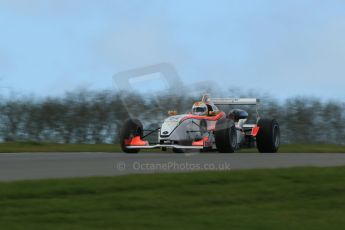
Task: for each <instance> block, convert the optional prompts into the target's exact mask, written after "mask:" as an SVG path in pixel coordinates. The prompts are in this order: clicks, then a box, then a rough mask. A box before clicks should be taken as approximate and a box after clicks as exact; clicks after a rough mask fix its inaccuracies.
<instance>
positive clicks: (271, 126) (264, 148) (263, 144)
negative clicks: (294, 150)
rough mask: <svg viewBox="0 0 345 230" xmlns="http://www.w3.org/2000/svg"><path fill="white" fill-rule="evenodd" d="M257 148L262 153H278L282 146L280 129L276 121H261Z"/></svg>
mask: <svg viewBox="0 0 345 230" xmlns="http://www.w3.org/2000/svg"><path fill="white" fill-rule="evenodd" d="M257 125H258V126H259V133H258V135H257V136H256V147H257V149H258V151H259V152H260V153H276V152H277V151H278V149H279V145H280V128H279V124H278V122H277V121H276V120H274V119H260V120H259V122H258V124H257Z"/></svg>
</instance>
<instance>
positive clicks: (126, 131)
mask: <svg viewBox="0 0 345 230" xmlns="http://www.w3.org/2000/svg"><path fill="white" fill-rule="evenodd" d="M143 132H144V131H143V125H142V123H141V122H140V121H139V120H138V119H128V120H126V121H125V123H124V124H123V126H122V128H121V130H120V143H121V149H122V151H123V152H125V153H138V152H139V151H140V149H129V148H127V146H126V143H125V141H126V140H127V139H129V138H133V137H135V136H140V137H143Z"/></svg>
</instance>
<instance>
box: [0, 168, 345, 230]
mask: <svg viewBox="0 0 345 230" xmlns="http://www.w3.org/2000/svg"><path fill="white" fill-rule="evenodd" d="M344 177H345V167H334V168H291V169H271V170H269V169H265V170H249V171H228V172H197V173H183V174H156V175H130V176H121V177H100V178H83V179H66V180H43V181H22V182H10V183H8V182H7V183H0V207H1V208H0V223H1V229H23V228H25V229H35V230H36V229H159V230H161V229H198V230H200V229H207V230H208V229H294V230H296V229H313V230H318V229H344V226H345V218H344V216H345V209H344V207H345V184H344Z"/></svg>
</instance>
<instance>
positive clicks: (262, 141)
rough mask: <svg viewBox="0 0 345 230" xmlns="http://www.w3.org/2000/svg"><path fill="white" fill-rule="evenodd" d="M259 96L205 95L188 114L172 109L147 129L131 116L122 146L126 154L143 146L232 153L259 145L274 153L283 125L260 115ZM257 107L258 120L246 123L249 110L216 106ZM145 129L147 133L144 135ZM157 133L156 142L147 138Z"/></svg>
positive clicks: (267, 151)
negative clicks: (218, 96) (154, 125)
mask: <svg viewBox="0 0 345 230" xmlns="http://www.w3.org/2000/svg"><path fill="white" fill-rule="evenodd" d="M258 104H259V100H258V99H256V98H210V97H209V96H208V95H203V96H202V99H201V101H198V102H195V103H194V104H193V107H192V110H191V112H190V113H187V114H180V115H178V114H177V112H175V111H169V115H170V116H169V117H168V118H166V119H165V120H164V122H163V124H162V125H161V127H159V128H157V129H154V130H144V129H143V125H142V123H141V122H140V121H139V120H138V119H133V118H131V119H128V120H126V121H125V122H124V125H123V126H122V128H121V131H120V141H121V148H122V150H123V152H125V153H138V152H139V150H140V149H153V148H161V150H162V151H166V150H167V149H172V150H173V152H175V153H184V152H187V151H190V150H199V151H201V152H208V151H210V152H211V151H218V152H220V153H233V152H234V151H236V150H237V149H240V148H243V147H256V148H257V149H258V151H259V152H260V153H275V152H277V151H278V149H279V145H280V128H279V124H278V122H277V121H276V120H275V119H267V118H261V117H260V116H259V113H258ZM224 105H228V106H239V105H243V106H247V105H255V106H256V123H254V124H247V120H248V113H247V112H246V111H245V110H243V109H238V108H236V109H232V110H230V112H228V113H227V114H226V113H225V112H224V111H221V110H219V109H218V107H217V106H224ZM145 132H148V133H146V134H144V133H145ZM154 133H158V138H157V141H155V142H152V141H151V142H150V141H148V140H147V137H148V136H150V135H153V134H154Z"/></svg>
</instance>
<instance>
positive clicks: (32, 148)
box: [0, 142, 345, 153]
mask: <svg viewBox="0 0 345 230" xmlns="http://www.w3.org/2000/svg"><path fill="white" fill-rule="evenodd" d="M145 151H146V152H147V151H151V152H152V151H159V149H155V150H145ZM13 152H121V148H120V146H119V145H117V144H113V145H110V144H92V145H91V144H55V143H36V142H16V143H2V144H0V153H13ZM238 152H257V150H256V149H243V150H240V151H238ZM279 152H282V153H345V145H329V144H291V145H282V146H281V148H280V150H279Z"/></svg>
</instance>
